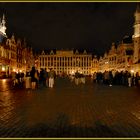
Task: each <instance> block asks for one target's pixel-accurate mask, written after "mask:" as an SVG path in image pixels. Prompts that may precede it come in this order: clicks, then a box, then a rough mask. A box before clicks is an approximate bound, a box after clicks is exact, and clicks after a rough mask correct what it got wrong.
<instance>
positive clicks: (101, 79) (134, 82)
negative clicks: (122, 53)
mask: <svg viewBox="0 0 140 140" xmlns="http://www.w3.org/2000/svg"><path fill="white" fill-rule="evenodd" d="M92 78H93V81H94V82H96V83H98V84H106V85H109V86H112V85H125V86H129V87H131V86H139V85H140V75H139V73H138V72H137V73H135V74H134V73H131V72H129V71H121V72H119V71H116V72H115V71H105V72H104V73H101V72H97V73H96V72H95V73H94V74H93V76H92Z"/></svg>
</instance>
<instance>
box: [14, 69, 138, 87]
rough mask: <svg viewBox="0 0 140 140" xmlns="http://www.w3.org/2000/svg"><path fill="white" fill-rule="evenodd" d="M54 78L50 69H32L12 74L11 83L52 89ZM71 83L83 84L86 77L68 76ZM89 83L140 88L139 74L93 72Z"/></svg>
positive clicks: (78, 74) (54, 75) (79, 75)
mask: <svg viewBox="0 0 140 140" xmlns="http://www.w3.org/2000/svg"><path fill="white" fill-rule="evenodd" d="M55 78H56V73H55V71H54V70H53V69H52V68H51V69H50V71H47V70H46V68H45V69H43V68H41V69H40V72H39V71H38V70H36V69H35V67H32V70H31V71H30V72H26V74H24V73H12V81H13V85H14V86H20V87H25V88H26V89H30V88H31V89H37V88H39V87H50V88H53V87H54V83H55V82H54V80H55ZM69 79H70V81H71V82H74V83H75V85H79V84H85V83H86V79H87V78H86V76H85V75H84V74H82V73H79V72H78V71H77V72H76V73H75V74H74V75H69ZM91 81H92V82H94V83H98V84H105V85H109V86H112V85H124V86H129V87H131V86H140V75H139V73H138V72H137V73H135V74H134V73H132V72H129V71H121V72H119V71H105V72H103V73H102V72H94V73H93V75H92V76H91Z"/></svg>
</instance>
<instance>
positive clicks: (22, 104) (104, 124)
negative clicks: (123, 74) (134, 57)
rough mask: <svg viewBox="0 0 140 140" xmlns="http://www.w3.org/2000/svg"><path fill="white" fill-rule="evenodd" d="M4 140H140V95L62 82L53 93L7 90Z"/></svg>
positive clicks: (0, 106)
mask: <svg viewBox="0 0 140 140" xmlns="http://www.w3.org/2000/svg"><path fill="white" fill-rule="evenodd" d="M1 86H2V84H1ZM0 137H5V138H6V137H74V138H75V137H140V89H139V88H136V87H124V86H112V87H109V86H105V85H97V84H93V83H90V82H89V83H87V84H85V85H78V86H76V85H74V84H73V83H70V82H69V81H68V80H67V79H57V80H56V82H55V87H54V88H53V89H50V88H45V87H44V88H40V89H37V90H29V91H28V90H25V89H17V90H15V89H12V90H5V91H4V92H2V90H1V91H0Z"/></svg>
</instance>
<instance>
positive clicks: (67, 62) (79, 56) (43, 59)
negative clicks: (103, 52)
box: [38, 50, 92, 75]
mask: <svg viewBox="0 0 140 140" xmlns="http://www.w3.org/2000/svg"><path fill="white" fill-rule="evenodd" d="M38 61H39V66H38V69H39V70H40V68H46V69H47V70H49V69H50V68H53V69H54V70H55V72H56V74H63V73H64V74H74V73H75V72H76V71H78V72H80V73H83V74H85V75H89V74H91V61H92V55H91V54H88V53H87V52H86V50H84V51H83V52H81V53H80V52H79V51H78V50H76V51H73V50H57V51H56V52H54V51H53V50H52V51H51V52H45V51H42V53H41V54H40V55H39V57H38Z"/></svg>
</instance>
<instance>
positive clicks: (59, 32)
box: [0, 2, 137, 55]
mask: <svg viewBox="0 0 140 140" xmlns="http://www.w3.org/2000/svg"><path fill="white" fill-rule="evenodd" d="M136 5H137V3H132V2H131V3H128V2H127V3H115V2H112V3H107V2H106V3H103V2H101V3H97V2H96V3H95V2H92V3H48V2H45V3H39V2H38V3H29V2H28V3H21V2H20V3H0V11H1V12H0V13H1V14H0V16H2V13H5V16H6V22H7V23H6V26H7V35H8V37H10V36H11V35H12V34H13V33H14V35H15V37H16V38H18V37H19V38H22V39H23V38H24V37H25V38H26V40H27V42H28V44H29V46H30V47H32V48H33V49H34V50H36V51H38V50H43V49H72V48H75V49H87V50H88V51H92V52H93V54H97V55H103V54H104V52H105V51H108V50H109V49H110V47H111V44H112V42H115V43H118V42H119V41H121V40H122V39H123V37H124V36H125V35H133V24H134V12H135V10H136Z"/></svg>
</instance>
